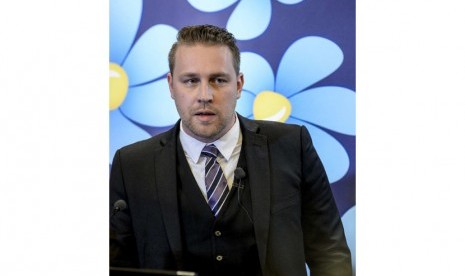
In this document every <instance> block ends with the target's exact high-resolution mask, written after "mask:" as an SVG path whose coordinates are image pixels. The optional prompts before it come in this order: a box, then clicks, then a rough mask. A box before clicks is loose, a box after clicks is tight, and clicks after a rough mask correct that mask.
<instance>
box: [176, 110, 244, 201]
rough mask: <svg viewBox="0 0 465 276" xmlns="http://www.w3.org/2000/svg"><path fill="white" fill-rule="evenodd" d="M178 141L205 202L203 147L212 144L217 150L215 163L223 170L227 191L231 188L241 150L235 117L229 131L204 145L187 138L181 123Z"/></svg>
mask: <svg viewBox="0 0 465 276" xmlns="http://www.w3.org/2000/svg"><path fill="white" fill-rule="evenodd" d="M179 139H180V141H181V145H182V147H183V149H184V154H185V155H186V159H187V162H188V163H189V166H190V168H191V171H192V174H193V175H194V177H195V180H196V181H197V185H198V186H199V188H200V191H202V194H203V195H204V197H205V200H207V190H206V188H205V162H206V159H207V158H206V157H204V156H201V153H202V149H203V148H204V147H205V145H209V144H214V145H215V146H216V147H217V148H218V150H219V152H220V154H218V158H217V161H218V163H219V164H220V166H221V169H222V170H223V173H224V176H225V178H226V180H227V181H228V186H229V189H231V188H232V184H233V182H234V170H235V169H236V167H237V162H238V161H239V155H240V153H241V148H242V133H241V129H240V127H239V119H238V118H237V115H236V121H235V122H234V125H233V126H232V127H231V129H230V130H229V131H228V132H227V133H226V134H225V135H223V137H221V138H219V139H218V140H216V141H214V142H212V143H204V142H201V141H199V140H197V139H195V138H193V137H192V136H189V134H187V133H186V132H185V131H184V128H183V125H182V122H181V131H180V132H179Z"/></svg>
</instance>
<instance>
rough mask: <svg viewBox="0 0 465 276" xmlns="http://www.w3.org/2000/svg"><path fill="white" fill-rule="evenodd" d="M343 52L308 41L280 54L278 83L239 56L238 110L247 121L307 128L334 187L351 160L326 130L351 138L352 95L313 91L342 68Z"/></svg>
mask: <svg viewBox="0 0 465 276" xmlns="http://www.w3.org/2000/svg"><path fill="white" fill-rule="evenodd" d="M342 61H343V53H342V50H341V49H340V48H339V47H338V46H337V45H336V44H335V43H334V42H332V41H330V40H328V39H325V38H322V37H318V36H307V37H303V38H300V39H298V40H297V41H295V42H294V43H293V44H292V45H291V46H290V47H289V48H288V49H287V50H286V52H285V53H284V55H283V57H282V58H281V61H280V64H279V66H278V70H277V74H276V79H275V77H274V73H273V70H272V69H271V66H270V65H269V63H268V62H267V61H266V60H265V59H264V58H263V57H261V56H260V55H258V54H255V53H252V52H245V53H242V66H241V70H242V72H243V73H244V76H245V77H246V80H245V84H244V87H243V93H242V96H241V98H240V99H239V101H238V103H237V107H236V110H237V111H238V112H239V113H240V114H242V115H244V116H246V117H249V118H252V117H253V118H255V119H261V120H272V121H280V122H286V123H295V124H299V125H305V126H306V127H307V129H308V130H309V132H310V133H311V135H312V139H313V143H314V145H315V148H316V149H317V151H318V154H319V156H320V158H321V160H322V162H323V165H324V166H325V169H326V171H327V174H328V178H329V180H330V182H331V183H334V182H336V181H338V180H339V179H341V178H342V177H344V175H345V174H346V173H347V171H348V169H349V164H350V161H349V156H348V154H347V152H346V150H345V149H344V147H343V146H342V145H341V143H339V141H337V140H336V139H335V138H334V137H333V136H332V135H331V134H330V133H328V131H326V130H331V131H334V132H338V133H342V134H346V135H355V92H354V91H352V90H350V89H347V88H344V87H339V86H322V87H312V86H313V85H314V84H315V83H317V82H318V81H320V80H322V79H323V78H325V77H327V76H329V75H330V74H331V73H333V72H334V71H336V69H337V68H339V66H340V65H341V64H342Z"/></svg>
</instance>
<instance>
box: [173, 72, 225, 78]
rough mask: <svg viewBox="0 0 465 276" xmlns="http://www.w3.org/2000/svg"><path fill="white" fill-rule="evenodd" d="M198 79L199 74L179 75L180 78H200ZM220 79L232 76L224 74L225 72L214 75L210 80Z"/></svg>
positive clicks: (211, 75) (210, 76)
mask: <svg viewBox="0 0 465 276" xmlns="http://www.w3.org/2000/svg"><path fill="white" fill-rule="evenodd" d="M198 77H199V74H198V73H185V74H180V75H179V78H198ZM218 77H223V78H229V77H231V76H230V74H227V73H223V72H218V73H213V74H210V75H209V78H218Z"/></svg>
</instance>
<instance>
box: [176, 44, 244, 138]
mask: <svg viewBox="0 0 465 276" xmlns="http://www.w3.org/2000/svg"><path fill="white" fill-rule="evenodd" d="M168 83H169V87H170V92H171V98H173V99H174V102H175V104H176V108H177V110H178V113H179V116H180V117H181V120H182V123H183V126H184V130H185V131H186V133H187V134H189V135H190V136H192V137H194V138H196V139H197V140H200V141H203V142H205V143H208V142H213V141H215V140H217V139H218V138H220V137H221V136H223V135H224V134H225V133H226V132H228V130H229V129H230V128H231V127H232V126H233V125H234V121H235V118H236V117H235V111H234V110H235V108H236V101H237V99H239V97H240V96H241V90H242V86H243V84H244V77H243V75H242V74H239V75H236V72H235V71H234V67H233V59H232V54H231V51H230V50H229V48H228V47H226V46H209V45H203V44H195V45H189V46H187V45H179V46H178V48H177V51H176V55H175V64H174V69H173V74H171V73H169V74H168Z"/></svg>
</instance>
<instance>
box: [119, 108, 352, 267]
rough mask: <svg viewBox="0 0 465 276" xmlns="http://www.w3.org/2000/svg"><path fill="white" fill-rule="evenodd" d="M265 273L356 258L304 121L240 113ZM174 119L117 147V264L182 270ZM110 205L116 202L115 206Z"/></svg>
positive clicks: (345, 264)
mask: <svg viewBox="0 0 465 276" xmlns="http://www.w3.org/2000/svg"><path fill="white" fill-rule="evenodd" d="M239 120H240V125H241V131H242V135H243V144H242V146H243V147H244V149H245V151H244V152H245V155H246V160H247V170H246V171H247V184H248V185H250V191H251V199H252V214H251V215H252V218H253V221H254V230H255V238H256V243H257V247H258V253H259V259H260V265H261V268H262V272H263V275H306V271H305V263H307V264H308V265H309V267H310V270H311V273H312V276H318V275H338V276H341V275H351V257H350V251H349V249H348V246H347V243H346V239H345V236H344V230H343V227H342V223H341V219H340V216H339V212H338V209H337V207H336V204H335V201H334V198H333V195H332V192H331V188H330V185H329V182H328V179H327V176H326V173H325V170H324V168H323V165H322V163H321V161H320V159H319V157H318V155H317V153H316V151H315V148H314V147H313V144H312V140H311V138H310V135H309V133H308V131H307V129H306V128H305V127H300V126H295V125H289V124H282V123H276V122H264V121H252V120H248V119H246V118H243V117H241V116H240V115H239ZM178 132H179V122H178V123H177V124H176V126H175V127H174V128H173V129H171V130H169V131H168V132H165V133H163V134H160V135H158V136H155V137H152V138H150V139H148V140H144V141H141V142H138V143H135V144H132V145H129V146H127V147H124V148H122V149H120V150H119V151H117V152H116V154H115V157H114V160H113V164H112V170H111V176H110V203H111V204H113V203H114V202H115V201H117V200H119V199H123V200H125V201H126V202H127V204H128V208H127V209H125V210H123V211H121V212H118V213H117V214H114V215H111V218H110V262H111V265H112V266H135V267H146V268H164V269H182V268H183V264H182V258H183V255H182V254H183V253H182V252H183V249H182V243H181V234H180V220H179V210H178V208H179V207H178V202H177V179H176V172H175V169H176V139H178V137H177V136H178ZM111 208H113V207H112V206H111Z"/></svg>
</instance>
